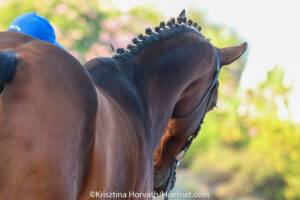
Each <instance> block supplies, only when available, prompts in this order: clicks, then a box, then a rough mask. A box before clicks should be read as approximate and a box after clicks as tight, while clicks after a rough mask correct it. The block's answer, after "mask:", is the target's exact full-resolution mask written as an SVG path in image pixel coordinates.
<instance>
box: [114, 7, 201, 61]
mask: <svg viewBox="0 0 300 200" xmlns="http://www.w3.org/2000/svg"><path fill="white" fill-rule="evenodd" d="M200 31H201V27H200V26H198V24H197V23H196V22H193V21H192V20H191V19H187V17H186V16H185V10H182V12H181V13H180V15H179V16H178V17H177V19H176V20H175V18H171V19H170V20H169V21H168V22H167V23H165V22H164V21H162V22H160V24H159V26H157V27H155V28H154V31H152V29H151V28H146V30H145V33H146V35H143V34H139V35H138V37H136V38H133V39H132V43H131V44H128V45H127V49H123V48H118V49H117V50H116V51H115V54H114V56H113V58H116V59H118V58H128V57H129V56H132V55H137V54H138V53H139V52H140V50H141V49H144V48H145V47H147V46H150V45H152V44H154V43H157V42H159V41H161V40H163V39H167V38H170V37H172V36H174V35H177V34H179V33H184V32H196V33H198V34H199V35H200V36H201V37H202V38H203V39H205V37H204V36H203V35H202V34H201V33H200Z"/></svg>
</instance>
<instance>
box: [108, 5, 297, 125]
mask: <svg viewBox="0 0 300 200" xmlns="http://www.w3.org/2000/svg"><path fill="white" fill-rule="evenodd" d="M112 2H113V3H114V4H115V5H116V6H117V7H119V9H121V10H123V11H127V10H129V9H130V8H131V7H135V6H140V5H151V6H154V7H156V8H157V9H158V10H160V11H161V12H162V13H163V14H164V15H165V16H166V17H174V16H177V15H178V14H179V13H180V11H181V10H182V9H183V8H187V9H188V8H189V7H193V8H196V9H199V10H201V11H204V12H205V14H206V15H205V16H206V18H207V19H208V21H209V22H210V23H215V24H222V25H226V26H227V27H229V28H230V29H234V30H235V31H236V32H237V33H238V35H240V36H241V37H242V38H244V40H245V41H246V42H248V44H249V49H248V58H247V64H246V68H245V71H244V73H243V77H242V83H241V86H242V88H249V87H250V88H251V87H255V86H256V85H257V83H258V82H259V81H261V80H263V79H264V78H265V76H266V72H267V71H268V70H270V69H272V68H273V67H274V66H275V65H280V66H281V67H282V68H283V69H284V70H285V71H286V83H287V84H290V85H291V86H292V88H293V92H292V94H291V98H290V110H291V117H292V119H293V120H295V121H298V122H300V103H297V99H298V101H299V99H300V66H299V64H298V63H299V62H300V61H299V60H300V49H299V47H300V25H299V20H300V12H299V8H300V7H299V1H297V0H272V1H271V0H248V1H243V0H226V1H224V0H184V1H183V0H160V1H157V0H152V1H150V0H112ZM183 2H184V3H183ZM298 68H299V69H298ZM281 110H282V112H280V113H279V114H280V115H281V117H282V118H284V117H285V116H286V112H285V111H284V109H283V108H282V109H281Z"/></svg>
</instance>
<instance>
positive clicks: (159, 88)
mask: <svg viewBox="0 0 300 200" xmlns="http://www.w3.org/2000/svg"><path fill="white" fill-rule="evenodd" d="M200 29H201V28H200V27H199V26H198V25H197V23H194V22H193V21H192V20H188V19H187V18H186V16H185V11H184V10H183V11H182V13H181V14H180V15H179V17H178V18H177V19H174V18H172V19H171V20H169V21H168V22H167V23H165V22H161V23H160V25H159V26H157V27H156V28H155V30H154V31H153V30H152V29H150V28H147V29H146V31H145V32H146V35H143V34H140V35H139V36H138V37H137V38H134V39H133V40H132V44H129V45H128V46H127V49H126V50H124V49H117V50H116V53H115V55H114V56H113V57H97V58H94V59H92V60H90V61H88V62H87V63H86V64H85V67H86V68H87V70H88V72H89V73H90V75H91V77H92V79H93V81H94V83H95V85H96V91H97V96H98V113H97V121H96V132H95V145H94V152H93V157H92V161H91V170H90V172H89V175H88V178H87V181H86V184H85V188H84V192H83V196H82V199H89V192H90V191H102V192H104V191H105V192H115V191H117V192H119V193H127V194H128V192H130V191H134V192H136V193H138V194H139V193H144V194H145V193H149V192H152V191H155V192H157V193H161V192H169V191H170V190H171V189H172V188H173V186H174V184H175V171H176V166H177V164H178V161H179V160H180V159H181V157H182V156H183V154H184V152H186V151H187V149H188V147H189V146H190V144H191V142H192V140H193V139H194V138H195V137H196V135H197V133H198V132H199V130H200V126H199V124H201V123H202V120H203V118H204V116H205V114H206V113H207V112H208V111H210V110H211V109H212V108H213V107H214V106H215V105H216V102H217V96H218V74H219V72H220V70H221V66H223V65H227V64H230V63H232V62H233V61H235V60H236V59H238V58H239V57H240V56H241V55H242V54H243V53H244V52H245V50H246V48H247V44H246V43H243V44H241V45H239V46H234V47H228V48H216V47H214V46H213V45H212V44H211V43H210V42H209V41H208V40H207V39H205V37H204V36H203V35H202V34H201V33H200ZM102 197H103V199H105V197H104V196H102ZM122 198H123V199H151V197H149V196H142V195H137V196H134V195H133V194H132V195H131V196H127V197H124V196H123V197H122Z"/></svg>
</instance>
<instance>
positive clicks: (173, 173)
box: [162, 50, 221, 200]
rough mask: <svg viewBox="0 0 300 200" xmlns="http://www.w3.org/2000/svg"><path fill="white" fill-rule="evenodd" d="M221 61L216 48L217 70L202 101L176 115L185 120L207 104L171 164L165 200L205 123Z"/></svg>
mask: <svg viewBox="0 0 300 200" xmlns="http://www.w3.org/2000/svg"><path fill="white" fill-rule="evenodd" d="M220 63H221V62H220V52H219V51H218V50H216V68H215V71H214V79H213V81H212V82H211V84H210V86H209V87H208V89H207V90H206V92H205V94H204V96H203V97H202V98H201V100H200V102H199V103H198V105H197V106H196V108H195V109H194V110H193V111H191V112H190V113H188V114H186V115H183V116H179V117H175V119H176V120H185V119H187V118H189V117H190V116H191V115H192V116H193V115H196V114H198V112H199V110H200V109H201V108H202V106H203V105H205V109H204V112H203V114H202V116H201V120H200V123H199V125H198V127H197V129H196V130H195V131H194V133H193V134H192V135H191V136H190V137H189V139H188V140H187V142H186V143H185V144H184V145H183V146H182V148H181V152H180V153H179V154H178V156H177V157H176V159H174V160H173V161H172V162H171V164H170V170H169V176H168V179H167V181H166V183H165V184H164V186H163V188H162V191H163V192H165V193H166V196H165V197H164V200H168V195H167V194H168V193H169V192H170V191H171V190H172V189H173V187H174V185H175V181H176V169H177V167H178V165H179V164H180V162H181V161H182V159H183V158H184V156H185V154H186V152H187V151H188V149H189V148H190V146H191V144H192V143H193V140H194V139H195V138H196V137H197V135H198V133H199V131H200V129H201V125H202V123H203V119H204V117H205V113H206V112H207V109H208V105H209V103H210V99H211V97H212V94H213V89H214V88H215V87H216V85H217V83H218V77H219V73H220V70H221V64H220ZM206 99H208V100H207V103H206V104H203V102H205V100H206Z"/></svg>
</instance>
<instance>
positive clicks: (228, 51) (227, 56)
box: [219, 42, 247, 66]
mask: <svg viewBox="0 0 300 200" xmlns="http://www.w3.org/2000/svg"><path fill="white" fill-rule="evenodd" d="M246 49H247V43H246V42H244V43H243V44H241V45H239V46H233V47H226V48H222V49H219V50H220V54H221V65H222V66H223V65H228V64H230V63H232V62H233V61H235V60H236V59H238V58H239V57H241V55H243V53H244V52H245V51H246Z"/></svg>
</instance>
